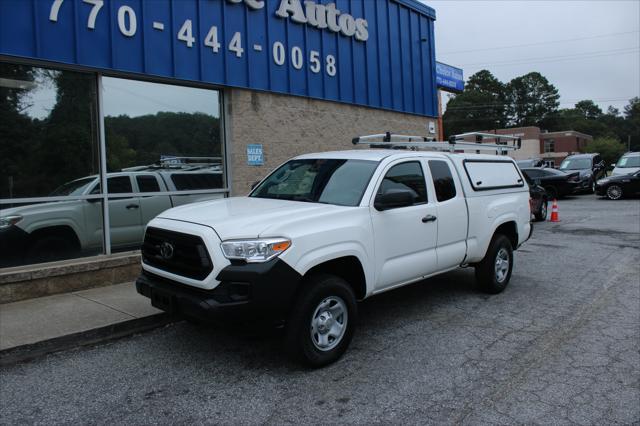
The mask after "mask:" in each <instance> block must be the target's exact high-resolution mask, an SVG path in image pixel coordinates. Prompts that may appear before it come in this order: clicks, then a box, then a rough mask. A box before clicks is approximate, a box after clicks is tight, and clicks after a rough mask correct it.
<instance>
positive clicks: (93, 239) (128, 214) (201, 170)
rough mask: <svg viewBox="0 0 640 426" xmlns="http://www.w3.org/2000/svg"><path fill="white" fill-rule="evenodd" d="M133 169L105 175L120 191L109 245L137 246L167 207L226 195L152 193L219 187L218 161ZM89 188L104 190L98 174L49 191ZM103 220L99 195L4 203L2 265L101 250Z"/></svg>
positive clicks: (112, 204) (75, 192) (112, 208)
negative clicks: (213, 164) (210, 164)
mask: <svg viewBox="0 0 640 426" xmlns="http://www.w3.org/2000/svg"><path fill="white" fill-rule="evenodd" d="M135 169H136V171H125V172H119V173H109V174H108V175H107V186H108V189H109V194H110V195H114V196H115V197H117V198H115V197H114V198H110V200H109V225H110V229H111V235H110V236H111V246H112V247H113V249H115V250H126V249H133V248H139V247H140V245H141V244H142V237H143V235H144V227H145V225H146V224H147V222H149V221H150V220H151V219H152V218H154V217H156V216H157V215H158V214H160V213H162V212H163V211H165V210H166V209H169V208H171V207H175V206H179V205H183V204H187V203H192V202H194V201H202V200H210V199H215V198H220V197H222V196H223V194H211V193H209V194H185V195H180V194H172V195H166V194H158V195H154V193H163V192H165V193H166V192H178V191H187V190H189V191H193V190H201V189H213V188H221V187H222V172H221V171H219V170H217V169H216V168H215V167H214V168H212V167H194V166H190V167H188V168H185V167H184V166H177V167H170V168H159V167H153V166H143V167H137V168H135ZM134 193H140V195H133V194H134ZM91 194H100V182H99V177H98V176H88V177H84V178H80V179H76V180H74V181H71V182H68V183H66V184H64V185H62V186H60V187H59V188H57V189H56V190H55V191H53V192H52V193H51V194H50V195H51V196H82V195H91ZM118 194H131V195H127V196H119V195H118ZM147 194H148V195H147ZM102 222H103V221H102V203H101V199H89V200H71V201H56V202H48V203H41V204H30V205H24V206H19V207H12V208H8V209H4V208H3V209H2V212H1V214H0V267H7V266H15V265H20V264H25V263H38V262H47V261H53V260H61V259H68V258H72V257H75V256H77V255H79V254H95V253H100V252H102V246H103V235H102V227H103V226H102Z"/></svg>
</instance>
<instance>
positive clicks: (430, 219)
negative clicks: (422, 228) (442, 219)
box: [422, 214, 438, 223]
mask: <svg viewBox="0 0 640 426" xmlns="http://www.w3.org/2000/svg"><path fill="white" fill-rule="evenodd" d="M436 219H438V218H437V217H435V216H434V215H431V214H428V215H426V216H425V217H423V218H422V223H428V222H435V221H436Z"/></svg>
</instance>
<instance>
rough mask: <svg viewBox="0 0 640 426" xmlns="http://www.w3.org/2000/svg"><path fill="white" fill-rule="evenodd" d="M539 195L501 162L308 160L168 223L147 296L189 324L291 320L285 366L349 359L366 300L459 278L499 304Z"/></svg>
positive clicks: (159, 232)
mask: <svg viewBox="0 0 640 426" xmlns="http://www.w3.org/2000/svg"><path fill="white" fill-rule="evenodd" d="M531 231H532V226H531V224H530V210H529V188H528V186H527V184H526V182H525V181H524V178H523V176H522V175H521V173H520V170H519V169H518V167H517V166H516V164H515V162H514V161H513V160H512V159H510V158H508V157H503V156H493V155H477V154H449V153H446V154H445V153H434V152H424V151H408V150H404V151H403V150H397V149H395V150H390V149H389V150H388V149H375V150H353V151H339V152H325V153H318V154H307V155H302V156H299V157H296V158H294V159H292V160H289V161H287V162H286V163H284V164H283V165H281V166H280V167H278V168H277V169H276V170H275V171H274V172H273V173H271V174H270V175H269V176H268V177H267V178H265V179H264V180H263V181H262V182H261V183H259V184H258V185H257V186H256V187H255V188H254V189H253V190H252V192H251V193H250V194H249V195H248V196H247V197H234V198H226V199H223V200H215V201H207V202H203V203H196V204H190V205H187V206H182V207H177V208H173V209H170V210H167V211H165V212H163V213H162V214H160V215H159V216H158V217H157V218H155V219H154V220H152V221H151V222H150V223H149V225H148V226H147V229H146V234H145V238H144V244H143V247H142V268H143V272H142V275H141V276H140V277H139V278H138V280H137V281H136V287H137V291H138V292H139V293H140V294H142V295H144V296H146V297H149V298H150V299H151V304H152V305H153V306H155V307H157V308H160V309H162V310H165V311H167V312H174V313H181V314H184V315H186V316H188V317H195V318H200V319H208V318H211V317H220V316H222V317H230V316H231V317H239V318H241V319H246V318H249V317H254V316H257V317H259V318H269V319H276V320H279V321H282V322H283V323H284V325H285V330H286V333H285V346H286V349H287V351H288V353H289V354H290V355H291V356H293V357H294V358H296V359H299V360H301V361H303V362H305V363H307V364H310V365H312V366H322V365H326V364H328V363H331V362H333V361H335V360H336V359H338V358H339V357H340V356H341V355H342V353H343V352H344V351H345V350H346V349H347V346H348V345H349V342H350V341H351V338H352V337H353V335H354V333H355V330H356V322H357V304H356V301H357V300H362V299H365V298H368V297H371V296H374V295H376V294H379V293H382V292H385V291H388V290H392V289H394V288H397V287H401V286H404V285H407V284H410V283H413V282H417V281H421V280H423V279H425V278H427V277H430V276H433V275H437V274H441V273H443V272H446V271H450V270H452V269H455V268H457V267H459V266H473V267H475V271H476V277H477V280H478V283H479V285H480V287H481V289H483V290H484V291H486V292H488V293H499V292H501V291H503V290H504V289H505V287H506V286H507V284H508V283H509V280H510V278H511V272H512V270H513V265H514V254H513V252H514V250H516V249H517V248H518V247H520V245H521V244H522V243H524V242H525V241H526V240H527V239H528V238H529V236H530V234H531Z"/></svg>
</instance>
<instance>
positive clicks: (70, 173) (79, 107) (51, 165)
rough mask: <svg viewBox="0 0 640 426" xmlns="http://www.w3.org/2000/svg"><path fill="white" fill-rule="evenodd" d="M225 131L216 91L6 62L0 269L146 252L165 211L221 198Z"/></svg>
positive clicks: (2, 75)
mask: <svg viewBox="0 0 640 426" xmlns="http://www.w3.org/2000/svg"><path fill="white" fill-rule="evenodd" d="M98 79H101V80H102V82H101V85H100V86H101V87H102V90H103V91H102V96H103V98H102V100H103V102H102V103H103V106H104V110H103V111H102V113H103V114H102V115H103V116H104V128H105V138H106V140H105V144H106V154H105V156H106V158H105V160H106V164H107V175H106V178H107V191H106V193H104V194H103V192H102V190H101V184H100V182H101V177H100V164H101V152H100V143H99V135H100V125H101V122H100V120H99V119H98V117H100V115H101V114H99V110H98V100H97V89H98V87H99V84H98V83H99V80H98ZM221 134H222V133H221V120H220V95H219V92H218V91H215V90H207V89H198V88H190V87H181V86H172V85H167V84H157V83H148V82H141V81H133V80H126V79H120V78H111V77H100V76H99V75H97V74H92V73H78V72H72V71H63V70H56V69H50V68H42V67H33V66H27V65H18V64H11V63H7V62H0V268H5V267H11V266H19V265H28V264H34V263H40V262H47V261H53V260H61V259H70V258H75V257H80V256H92V255H96V254H101V253H105V251H106V252H107V253H108V252H110V251H118V250H131V249H137V248H139V246H140V244H141V243H142V239H143V236H144V228H145V225H146V224H147V222H149V221H150V220H151V219H152V218H154V217H155V216H156V215H158V214H159V213H161V212H163V211H164V210H166V209H168V208H171V207H174V206H178V205H182V204H187V203H192V202H196V201H202V200H209V199H213V198H222V197H224V196H225V194H226V192H225V187H226V184H225V178H224V164H223V161H222V157H223V142H222V140H223V139H222V137H221ZM107 199H108V201H109V204H108V210H109V234H108V236H109V239H110V243H111V244H110V246H109V247H108V248H109V250H105V247H104V241H105V238H104V237H105V235H104V233H103V228H104V222H105V221H104V220H103V210H104V208H103V207H104V206H103V202H105V200H107Z"/></svg>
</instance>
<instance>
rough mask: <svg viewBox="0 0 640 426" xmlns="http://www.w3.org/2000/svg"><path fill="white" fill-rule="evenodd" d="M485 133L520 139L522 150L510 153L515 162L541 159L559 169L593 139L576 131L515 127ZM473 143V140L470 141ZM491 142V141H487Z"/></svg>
mask: <svg viewBox="0 0 640 426" xmlns="http://www.w3.org/2000/svg"><path fill="white" fill-rule="evenodd" d="M482 132H483V133H495V134H498V135H504V136H513V137H517V138H520V139H521V141H522V148H521V149H518V150H515V151H508V155H509V156H511V157H512V158H514V159H515V160H529V159H541V160H543V161H544V162H545V164H546V165H547V166H548V167H558V166H560V163H562V160H564V159H565V158H566V157H568V156H569V155H572V154H577V153H580V152H584V149H585V147H586V146H587V144H588V143H589V142H591V141H592V140H593V137H592V136H590V135H587V134H584V133H580V132H576V131H575V130H567V131H563V132H547V131H543V130H541V129H540V128H539V127H535V126H529V127H514V128H510V129H494V130H483V131H482ZM469 141H470V142H471V141H472V140H471V139H469ZM487 142H491V140H490V139H489V140H487Z"/></svg>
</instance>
